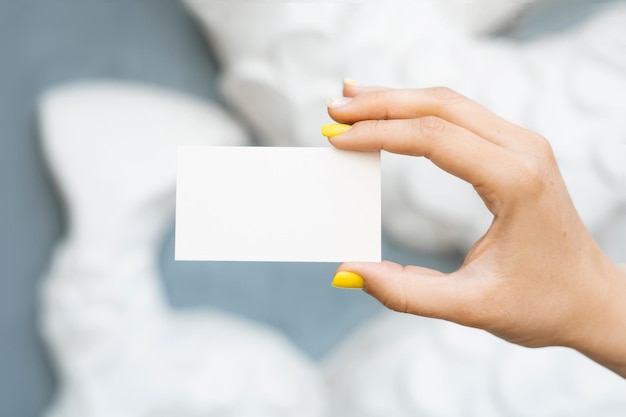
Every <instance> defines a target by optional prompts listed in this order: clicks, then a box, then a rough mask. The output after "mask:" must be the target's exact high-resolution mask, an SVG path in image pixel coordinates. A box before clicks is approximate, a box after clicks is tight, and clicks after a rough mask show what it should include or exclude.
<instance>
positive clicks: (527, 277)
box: [329, 84, 626, 377]
mask: <svg viewBox="0 0 626 417" xmlns="http://www.w3.org/2000/svg"><path fill="white" fill-rule="evenodd" d="M344 96H345V97H351V98H353V100H352V101H350V102H348V103H345V100H339V101H337V102H335V103H332V102H331V104H330V105H329V114H330V116H331V117H332V118H333V119H334V120H335V121H337V122H339V123H343V124H348V125H351V128H349V130H348V131H347V132H345V133H342V134H339V135H337V136H334V137H329V140H330V142H331V143H332V145H333V146H335V147H337V148H340V149H346V150H357V151H378V150H385V151H388V152H393V153H399V154H406V155H413V156H421V157H425V158H428V159H429V160H430V161H432V162H433V163H434V164H436V165H437V166H439V167H440V168H441V169H443V170H445V171H447V172H448V173H450V174H452V175H455V176H457V177H459V178H461V179H463V180H465V181H467V182H469V183H470V184H472V185H473V186H474V188H475V190H476V192H477V193H478V194H479V195H480V197H481V198H482V199H483V201H484V202H485V205H486V207H487V209H488V210H489V211H490V212H491V213H492V214H493V222H492V224H491V227H490V228H489V229H488V230H487V231H486V233H485V235H484V236H483V237H482V238H481V239H479V240H478V241H477V242H476V243H475V244H474V246H473V247H472V248H471V250H470V251H469V253H468V254H467V257H466V259H465V261H464V263H463V265H462V266H461V267H460V268H459V269H458V270H457V271H455V272H452V273H449V274H445V273H442V272H440V271H436V270H432V269H427V268H422V267H419V266H401V265H398V264H395V263H391V262H382V263H344V264H342V265H340V266H339V268H338V270H337V271H338V272H340V271H351V272H354V273H356V274H358V275H360V276H361V277H362V278H363V289H364V290H365V291H366V292H367V293H368V294H370V295H372V296H373V297H375V298H377V299H378V300H379V301H380V302H381V303H383V304H384V305H385V306H387V307H388V308H390V309H392V310H396V311H399V312H404V313H411V314H416V315H420V316H426V317H434V318H440V319H445V320H449V321H453V322H456V323H459V324H462V325H466V326H471V327H476V328H481V329H484V330H487V331H489V332H491V333H493V334H494V335H496V336H498V337H501V338H502V339H505V340H508V341H510V342H513V343H517V344H519V345H523V346H528V347H540V346H568V347H571V348H573V349H576V350H578V351H580V352H581V353H583V354H585V355H587V356H588V357H589V358H591V359H593V360H595V361H596V362H598V363H600V364H602V365H604V366H606V367H607V368H609V369H611V370H613V371H614V372H616V373H617V374H619V375H621V376H622V377H626V266H624V265H616V264H614V263H613V262H611V261H610V260H609V259H608V258H607V257H606V256H605V255H604V253H603V252H602V251H601V249H600V248H599V247H598V245H597V244H596V242H595V241H594V240H593V238H592V237H591V235H590V234H589V232H588V231H587V229H586V227H585V226H584V224H583V223H582V221H581V219H580V217H579V215H578V213H577V212H576V209H575V207H574V205H573V203H572V200H571V198H570V196H569V194H568V192H567V189H566V186H565V183H564V181H563V178H562V176H561V173H560V171H559V168H558V166H557V162H556V160H555V157H554V154H553V152H552V148H551V147H550V144H549V143H548V141H547V140H546V139H544V138H543V137H541V136H540V135H538V134H536V133H533V132H531V131H528V130H526V129H524V128H522V127H519V126H516V125H514V124H512V123H510V122H508V121H506V120H503V119H501V118H500V117H498V116H497V115H495V114H493V113H492V112H490V111H489V110H487V109H485V108H484V107H482V106H480V105H479V104H477V103H475V102H473V101H471V100H470V99H468V98H466V97H464V96H462V95H460V94H458V93H456V92H454V91H452V90H450V89H447V88H442V87H438V88H429V89H414V90H392V89H385V88H374V87H362V86H355V85H348V84H346V85H345V86H344Z"/></svg>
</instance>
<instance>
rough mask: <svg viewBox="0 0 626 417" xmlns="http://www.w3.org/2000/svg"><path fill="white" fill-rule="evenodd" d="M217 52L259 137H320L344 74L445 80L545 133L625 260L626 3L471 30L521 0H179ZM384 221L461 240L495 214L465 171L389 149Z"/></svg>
mask: <svg viewBox="0 0 626 417" xmlns="http://www.w3.org/2000/svg"><path fill="white" fill-rule="evenodd" d="M185 3H186V4H187V5H188V6H189V7H190V9H191V10H192V11H193V12H194V13H195V15H196V17H197V18H198V20H199V22H201V24H202V25H203V27H204V28H205V30H206V33H207V34H208V36H209V38H210V42H211V44H212V45H214V46H215V48H216V50H217V52H218V58H219V59H220V63H221V65H222V69H223V71H222V74H221V89H222V91H223V93H224V96H225V98H226V100H227V101H228V102H229V103H230V104H231V105H232V106H233V108H234V109H236V110H237V111H238V112H239V113H240V115H241V116H243V117H244V118H245V119H246V121H247V122H248V123H249V124H250V125H251V126H252V127H253V128H254V131H255V133H256V134H257V135H258V137H259V138H260V139H261V141H262V142H263V143H264V144H268V145H291V146H293V145H303V146H318V145H319V144H320V142H324V141H325V140H324V138H322V137H321V136H320V135H319V133H318V132H319V127H320V125H322V124H324V123H327V122H329V118H328V116H327V114H326V110H325V108H324V106H323V105H322V104H321V103H323V99H324V97H332V96H339V95H340V94H341V90H340V85H339V84H340V80H341V79H342V78H343V77H345V76H351V77H353V78H354V79H356V80H357V81H359V83H361V84H374V85H388V86H392V87H420V86H432V85H446V86H450V87H452V88H455V89H457V90H459V91H461V92H462V93H464V94H466V95H468V96H470V97H471V98H473V99H475V100H477V101H479V102H480V103H482V104H484V105H485V106H487V107H488V108H490V109H492V110H494V111H495V112H496V113H498V114H499V115H501V116H503V117H505V118H507V119H509V120H511V121H513V122H516V123H518V124H520V125H523V126H525V127H528V128H530V129H532V130H535V131H537V132H539V133H540V134H542V135H544V136H546V137H547V138H548V139H549V140H550V141H551V143H552V145H553V147H554V149H555V152H556V155H557V158H558V161H559V163H560V165H561V168H562V171H563V175H564V177H565V180H566V182H567V184H568V186H569V188H570V191H571V194H572V198H573V199H574V201H575V203H576V206H577V208H578V210H579V211H580V214H581V216H582V218H583V220H584V221H585V223H586V224H587V225H588V227H589V228H590V229H591V230H592V232H593V233H594V234H595V235H596V236H597V237H598V238H599V239H600V243H601V245H602V246H603V247H604V248H605V249H606V250H607V251H608V252H609V253H611V254H612V256H613V257H614V258H615V259H616V260H618V261H622V262H626V253H624V251H623V250H622V251H619V250H617V249H616V248H615V247H614V245H615V240H618V241H622V242H623V240H624V239H626V235H624V234H621V235H618V236H616V231H617V230H619V228H616V224H621V223H623V222H624V220H623V215H621V217H620V213H622V214H623V213H624V212H626V189H625V187H624V186H623V182H622V183H621V184H620V176H621V173H620V171H621V172H623V170H622V169H620V168H621V167H623V166H624V165H625V164H626V161H624V158H623V157H619V155H620V153H619V152H618V150H619V146H620V145H621V144H623V143H624V142H626V124H624V118H623V111H624V106H623V97H624V96H625V95H626V76H624V73H625V71H626V62H625V61H624V57H625V56H626V51H625V50H624V48H625V45H626V42H625V41H624V39H625V38H626V30H625V29H624V28H625V27H626V3H625V2H623V1H617V2H613V3H608V4H606V5H604V7H603V10H601V11H600V12H599V13H597V14H596V15H594V16H592V17H591V18H590V19H589V21H587V22H585V23H584V24H582V25H579V26H576V27H572V28H571V29H570V30H569V31H567V32H563V33H560V34H557V35H552V36H550V37H543V38H536V39H533V40H532V41H529V42H524V43H516V42H513V41H505V40H502V39H498V40H496V39H493V38H489V37H485V36H478V35H479V34H484V33H486V32H489V31H491V30H494V29H497V28H502V27H506V26H507V25H509V24H511V22H512V20H514V18H515V16H517V14H518V13H520V12H521V11H523V9H524V8H525V7H526V6H527V5H528V3H529V2H501V1H495V0H480V1H463V0H446V1H436V2H435V1H413V2H408V1H382V0H377V1H367V2H353V1H336V2H306V1H305V2H290V1H279V0H276V1H263V2H251V1H228V2H226V1H219V0H185ZM383 182H384V186H383V225H384V227H385V228H386V231H387V232H388V233H389V235H391V236H392V237H394V238H395V239H397V240H398V241H400V242H402V243H404V244H405V245H407V246H410V247H416V248H419V249H426V250H430V251H432V250H437V249H439V250H449V249H455V248H457V249H458V248H460V249H467V248H468V247H469V246H470V245H471V244H472V243H473V242H474V241H475V240H476V239H477V238H478V237H479V236H480V235H481V234H482V233H483V232H484V231H485V230H486V228H487V227H488V225H489V223H490V216H489V214H488V213H487V212H486V210H485V209H484V206H483V203H482V201H481V200H480V199H479V198H478V197H477V196H476V195H475V193H474V190H473V189H472V188H471V187H469V186H468V185H467V184H465V183H463V182H461V181H460V180H457V179H456V178H452V177H450V176H449V175H447V174H445V173H442V172H441V170H439V169H438V168H435V167H433V166H432V165H431V164H430V163H428V162H427V161H418V160H415V159H411V158H409V159H407V158H404V157H400V156H396V155H386V156H385V158H384V160H383Z"/></svg>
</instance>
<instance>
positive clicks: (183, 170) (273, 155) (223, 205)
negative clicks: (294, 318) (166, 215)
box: [175, 146, 381, 262]
mask: <svg viewBox="0 0 626 417" xmlns="http://www.w3.org/2000/svg"><path fill="white" fill-rule="evenodd" d="M380 187H381V184H380V153H378V152H376V153H363V152H350V151H340V150H337V149H334V148H280V147H214V146H184V147H179V148H178V177H177V188H176V255H175V257H176V259H177V260H196V261H199V260H205V261H280V262H344V261H370V262H379V261H380V260H381V216H380V210H381V200H380Z"/></svg>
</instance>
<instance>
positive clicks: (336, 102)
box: [326, 97, 353, 109]
mask: <svg viewBox="0 0 626 417" xmlns="http://www.w3.org/2000/svg"><path fill="white" fill-rule="evenodd" d="M352 100H353V99H352V97H331V98H327V99H326V106H328V107H329V108H331V109H336V108H337V107H341V106H345V105H346V104H348V103H350V102H351V101H352Z"/></svg>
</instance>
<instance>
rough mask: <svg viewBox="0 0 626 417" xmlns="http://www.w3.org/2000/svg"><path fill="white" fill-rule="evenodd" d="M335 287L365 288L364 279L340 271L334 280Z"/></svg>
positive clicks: (352, 273) (351, 273)
mask: <svg viewBox="0 0 626 417" xmlns="http://www.w3.org/2000/svg"><path fill="white" fill-rule="evenodd" d="M332 286H333V287H337V288H353V289H361V288H363V277H361V276H360V275H359V274H356V273H354V272H350V271H339V272H337V274H335V278H333V283H332Z"/></svg>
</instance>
